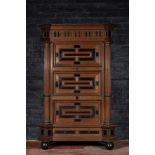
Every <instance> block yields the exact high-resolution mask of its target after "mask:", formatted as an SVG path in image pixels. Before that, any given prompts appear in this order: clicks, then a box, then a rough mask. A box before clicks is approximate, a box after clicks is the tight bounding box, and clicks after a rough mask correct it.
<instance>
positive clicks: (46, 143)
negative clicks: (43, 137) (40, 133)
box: [41, 142, 49, 150]
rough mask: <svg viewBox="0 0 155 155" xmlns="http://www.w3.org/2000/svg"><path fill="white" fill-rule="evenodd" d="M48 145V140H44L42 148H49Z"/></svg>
mask: <svg viewBox="0 0 155 155" xmlns="http://www.w3.org/2000/svg"><path fill="white" fill-rule="evenodd" d="M48 147H49V143H48V142H42V143H41V148H42V149H43V150H47V149H48Z"/></svg>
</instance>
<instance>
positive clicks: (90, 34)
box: [41, 24, 113, 42]
mask: <svg viewBox="0 0 155 155" xmlns="http://www.w3.org/2000/svg"><path fill="white" fill-rule="evenodd" d="M112 28H113V25H111V24H102V25H97V24H94V25H88V24H81V25H75V24H73V25H64V24H61V25H59V24H58V25H42V26H41V29H42V32H43V33H42V38H43V39H44V41H52V42H55V41H64V40H65V41H94V40H95V41H111V30H112Z"/></svg>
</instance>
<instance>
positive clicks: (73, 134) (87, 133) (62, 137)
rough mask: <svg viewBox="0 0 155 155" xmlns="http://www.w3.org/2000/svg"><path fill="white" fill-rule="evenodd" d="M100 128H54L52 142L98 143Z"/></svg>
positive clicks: (100, 135)
mask: <svg viewBox="0 0 155 155" xmlns="http://www.w3.org/2000/svg"><path fill="white" fill-rule="evenodd" d="M101 139H102V129H101V128H54V129H53V140H54V141H74V140H76V141H100V140H101Z"/></svg>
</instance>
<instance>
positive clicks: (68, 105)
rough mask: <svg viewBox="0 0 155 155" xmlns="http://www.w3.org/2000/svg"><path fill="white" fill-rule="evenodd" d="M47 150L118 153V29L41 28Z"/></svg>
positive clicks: (43, 131)
mask: <svg viewBox="0 0 155 155" xmlns="http://www.w3.org/2000/svg"><path fill="white" fill-rule="evenodd" d="M40 28H41V31H42V40H43V47H44V49H43V50H44V118H43V122H42V124H41V125H40V128H41V134H40V140H41V141H42V143H41V146H42V148H43V149H48V146H49V144H50V143H51V142H56V141H99V142H102V143H104V144H105V146H106V148H107V149H112V148H113V147H114V143H113V141H114V140H115V133H114V129H115V127H116V126H115V125H113V124H112V122H111V67H110V44H111V41H112V39H111V31H112V28H113V25H110V24H102V25H98V24H94V25H88V24H81V25H74V24H72V25H66V24H55V25H50V24H49V25H42V26H41V27H40Z"/></svg>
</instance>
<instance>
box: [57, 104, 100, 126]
mask: <svg viewBox="0 0 155 155" xmlns="http://www.w3.org/2000/svg"><path fill="white" fill-rule="evenodd" d="M100 104H101V102H100V101H55V102H54V107H55V108H54V111H55V114H54V116H55V118H54V124H55V125H58V126H70V125H72V126H73V125H76V126H79V125H84V126H87V125H99V124H100V109H101V108H100Z"/></svg>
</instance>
